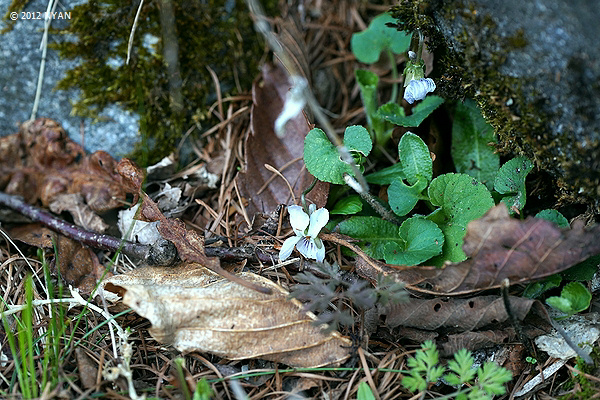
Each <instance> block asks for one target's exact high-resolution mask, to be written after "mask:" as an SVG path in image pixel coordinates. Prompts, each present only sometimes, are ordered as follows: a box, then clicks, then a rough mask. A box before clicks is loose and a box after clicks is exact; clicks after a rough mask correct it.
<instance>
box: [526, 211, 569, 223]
mask: <svg viewBox="0 0 600 400" xmlns="http://www.w3.org/2000/svg"><path fill="white" fill-rule="evenodd" d="M535 217H536V218H542V219H545V220H547V221H550V222H553V223H555V224H556V225H558V226H559V227H561V228H569V227H570V226H571V225H569V220H567V219H566V218H565V217H564V215H562V214H561V213H559V212H558V211H556V210H552V209H548V210H542V211H540V212H539V213H537V214H535Z"/></svg>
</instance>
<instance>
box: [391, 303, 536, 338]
mask: <svg viewBox="0 0 600 400" xmlns="http://www.w3.org/2000/svg"><path fill="white" fill-rule="evenodd" d="M509 298H510V305H511V309H512V312H513V314H514V315H515V317H516V318H518V319H519V320H523V319H524V318H525V316H526V315H527V314H528V313H529V311H530V310H531V308H532V307H533V306H534V304H537V302H536V301H535V300H532V299H526V298H522V297H514V296H510V297H509ZM385 314H386V319H385V323H386V324H387V325H389V326H391V327H396V326H399V325H401V326H408V327H412V328H420V329H426V330H431V331H433V330H436V329H439V328H442V327H445V328H453V329H458V330H460V331H472V330H475V329H480V328H482V327H484V326H486V325H490V324H495V323H502V322H504V321H506V320H507V319H508V314H507V313H506V309H505V308H504V302H503V299H502V297H499V296H477V297H473V298H470V299H455V298H438V299H429V300H426V299H410V301H408V302H405V303H398V304H394V305H392V306H388V307H387V308H386V310H385Z"/></svg>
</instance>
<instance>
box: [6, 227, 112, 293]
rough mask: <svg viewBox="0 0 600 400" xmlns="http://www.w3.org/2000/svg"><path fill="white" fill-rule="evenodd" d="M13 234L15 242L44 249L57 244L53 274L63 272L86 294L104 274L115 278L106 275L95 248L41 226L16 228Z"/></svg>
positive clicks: (62, 275) (52, 267) (63, 275)
mask: <svg viewBox="0 0 600 400" xmlns="http://www.w3.org/2000/svg"><path fill="white" fill-rule="evenodd" d="M10 235H11V237H12V238H13V239H15V240H18V241H20V242H23V243H27V244H28V245H30V246H35V247H39V248H43V249H53V248H54V244H56V256H55V260H54V262H53V263H51V264H50V267H51V271H50V272H51V273H53V274H55V275H58V270H60V276H61V277H62V279H63V281H64V282H65V283H66V284H68V285H71V286H73V287H76V288H79V289H80V290H81V292H82V293H91V292H92V290H93V289H94V288H95V287H96V282H97V281H98V280H100V278H101V277H102V276H103V275H105V274H106V276H110V275H111V273H110V272H105V268H104V266H102V264H100V261H99V260H98V257H97V256H96V253H94V252H93V251H92V249H90V248H89V247H87V246H84V245H82V244H81V243H79V242H76V241H75V240H72V239H69V238H68V237H66V236H63V235H60V234H58V233H56V232H54V231H52V230H50V229H48V228H45V227H43V226H41V225H39V224H28V225H21V226H18V227H15V228H13V229H11V230H10Z"/></svg>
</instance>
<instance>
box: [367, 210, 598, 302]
mask: <svg viewBox="0 0 600 400" xmlns="http://www.w3.org/2000/svg"><path fill="white" fill-rule="evenodd" d="M598 235H600V225H595V226H593V227H591V228H584V224H583V222H582V221H575V222H574V223H573V226H572V227H571V229H568V228H567V229H561V228H559V227H558V226H556V225H554V224H553V223H551V222H549V221H547V220H544V219H539V218H534V217H528V218H527V219H526V220H524V221H521V220H518V219H514V218H510V216H509V215H508V209H507V208H506V205H504V204H503V203H501V204H499V205H497V206H496V207H494V208H492V209H490V210H489V211H488V212H487V213H486V214H485V215H484V216H483V217H482V218H480V219H477V220H474V221H471V222H470V223H469V225H468V226H467V235H466V236H465V240H464V245H463V250H464V252H465V253H466V255H467V257H469V258H468V259H467V260H465V261H462V262H459V263H455V264H452V263H446V264H445V265H444V266H443V267H442V268H435V267H429V266H417V267H411V268H406V267H397V266H392V265H388V264H384V263H381V262H378V261H376V260H368V262H367V260H364V259H362V258H359V259H357V272H358V273H359V274H361V275H362V276H363V277H366V278H367V279H370V280H373V279H375V278H376V277H377V274H378V273H382V274H384V275H392V276H394V277H395V278H396V279H397V280H398V281H400V282H403V283H405V284H406V287H407V288H408V289H410V290H414V291H417V292H421V293H428V294H433V295H440V296H444V295H445V296H455V295H464V294H469V293H473V292H476V291H481V290H486V289H494V288H499V287H500V285H501V283H502V281H503V280H504V279H508V280H509V281H510V284H515V283H527V282H530V281H534V280H537V279H542V278H545V277H547V276H549V275H553V274H556V273H558V272H561V271H564V270H566V269H568V268H570V267H572V266H573V265H575V264H577V263H579V262H581V261H583V260H585V259H587V258H589V257H591V256H594V255H596V254H600V241H598ZM399 269H401V270H399Z"/></svg>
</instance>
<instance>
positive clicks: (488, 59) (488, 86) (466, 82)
mask: <svg viewBox="0 0 600 400" xmlns="http://www.w3.org/2000/svg"><path fill="white" fill-rule="evenodd" d="M434 12H435V13H436V15H437V17H439V19H440V20H444V21H446V23H452V22H453V21H455V20H456V18H460V19H461V20H462V21H463V23H462V26H468V27H469V32H467V31H466V30H464V31H463V32H462V34H458V35H457V34H456V32H453V36H454V43H448V42H447V41H446V39H445V37H444V35H443V34H442V32H440V31H439V30H438V26H437V24H436V23H435V21H434V18H433V15H434ZM392 15H393V16H394V17H395V18H397V19H398V29H402V30H407V31H410V32H413V31H415V30H416V29H421V30H422V32H423V33H424V35H425V37H427V38H428V42H427V46H428V48H429V49H430V51H434V52H435V55H436V67H435V69H434V76H433V77H434V79H436V80H437V81H439V82H441V83H440V84H439V85H438V93H439V94H440V95H441V96H442V97H445V98H447V99H455V100H459V101H462V100H464V99H465V98H472V99H475V100H476V101H477V103H478V105H479V107H480V108H481V109H482V113H483V116H484V117H485V119H486V120H487V121H488V123H490V124H491V125H492V126H493V127H494V129H495V131H496V133H497V135H498V143H499V144H498V150H499V152H500V153H502V154H508V153H512V154H516V155H525V156H527V157H529V158H530V159H532V160H534V162H535V164H536V165H537V166H538V167H539V168H541V169H546V170H549V171H550V172H551V173H552V174H553V176H554V177H556V178H557V182H556V183H557V184H558V187H559V191H558V192H559V193H557V197H558V198H559V202H563V203H587V204H590V203H592V204H594V202H595V203H596V207H597V208H598V209H599V211H600V207H598V203H599V200H597V199H598V198H599V197H600V193H598V194H596V193H579V192H580V191H579V187H585V188H595V187H596V186H597V180H598V177H597V176H590V177H585V176H581V175H577V176H576V179H577V182H575V183H574V182H573V181H571V182H567V181H566V180H563V179H561V177H565V176H566V172H567V171H568V169H569V167H570V165H571V164H573V163H575V162H576V161H579V162H588V164H587V165H593V160H574V159H573V157H569V156H568V155H566V154H564V155H562V158H560V156H561V152H560V151H557V150H558V147H561V148H566V147H567V144H568V143H566V141H568V140H572V138H567V137H566V135H565V136H562V137H561V138H557V137H555V136H551V130H550V129H549V128H548V127H549V125H550V124H549V120H548V119H547V118H548V117H546V116H545V115H544V114H541V113H540V112H538V111H537V109H536V104H532V103H530V102H529V101H528V100H526V98H525V96H524V95H523V91H522V90H521V86H522V84H523V82H524V81H523V80H521V79H518V78H514V77H509V76H506V75H502V74H500V73H499V72H498V71H500V66H501V65H502V64H503V63H504V62H505V58H506V57H505V54H507V53H508V52H510V51H512V50H515V49H521V48H523V47H525V46H526V45H527V40H526V37H525V33H524V31H523V30H519V31H517V32H516V33H515V34H514V35H513V36H511V37H503V36H502V35H500V34H499V33H498V30H497V26H496V24H495V22H494V20H493V19H492V18H491V17H489V16H487V15H482V14H481V13H480V12H478V10H476V9H475V8H474V6H473V5H472V3H471V2H469V1H468V0H465V1H463V2H460V1H454V2H443V1H441V0H412V1H406V2H402V3H401V4H400V5H398V6H395V7H392ZM474 41H478V42H479V43H487V44H489V43H492V44H495V45H493V46H491V47H492V51H483V50H482V49H481V46H477V44H476V43H474ZM507 104H512V106H510V107H509V106H507ZM562 153H565V152H562ZM557 154H558V158H559V159H558V160H557ZM576 185H577V186H576ZM594 196H597V197H596V200H594Z"/></svg>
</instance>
